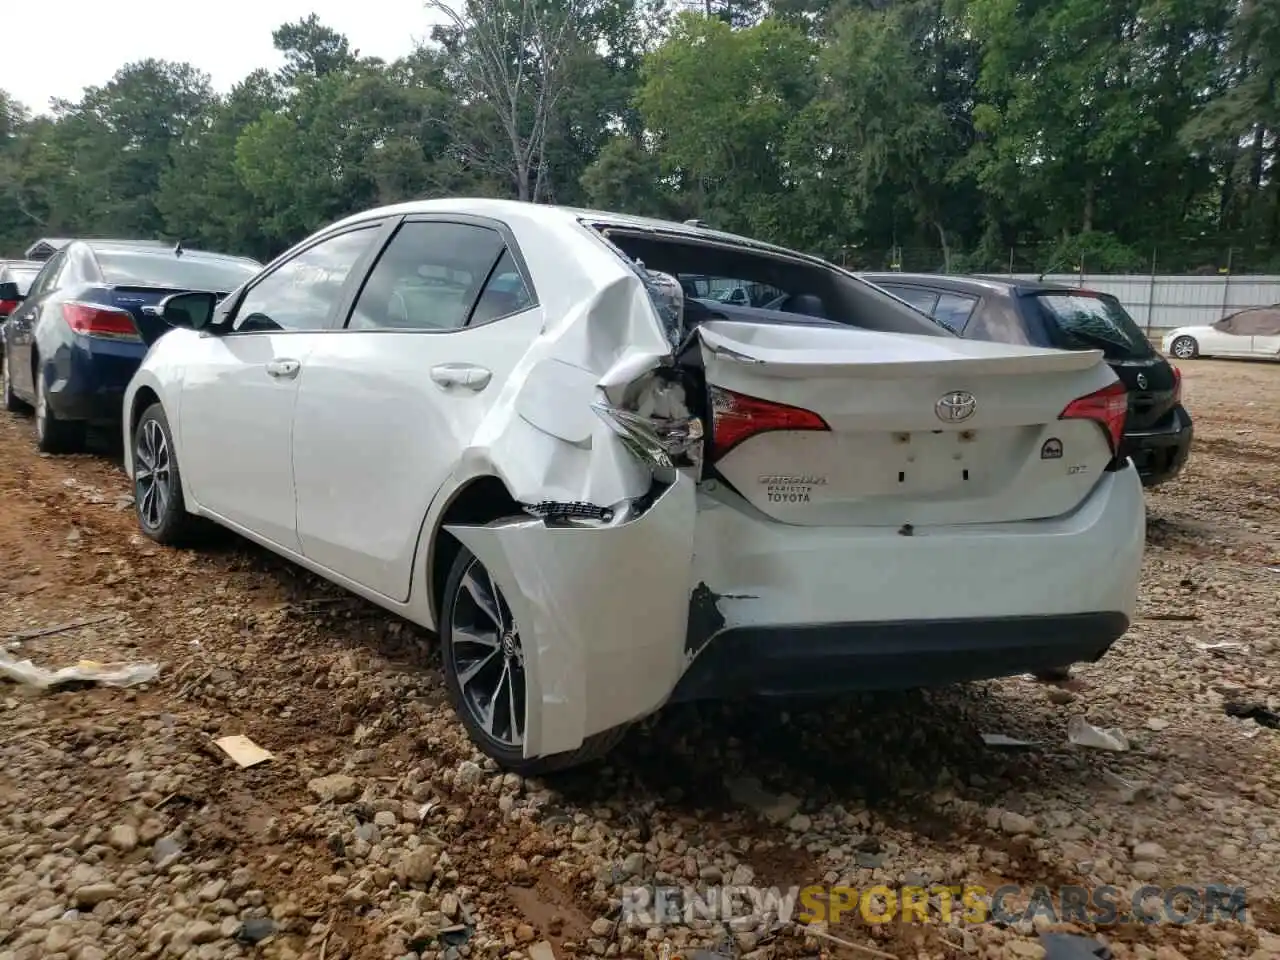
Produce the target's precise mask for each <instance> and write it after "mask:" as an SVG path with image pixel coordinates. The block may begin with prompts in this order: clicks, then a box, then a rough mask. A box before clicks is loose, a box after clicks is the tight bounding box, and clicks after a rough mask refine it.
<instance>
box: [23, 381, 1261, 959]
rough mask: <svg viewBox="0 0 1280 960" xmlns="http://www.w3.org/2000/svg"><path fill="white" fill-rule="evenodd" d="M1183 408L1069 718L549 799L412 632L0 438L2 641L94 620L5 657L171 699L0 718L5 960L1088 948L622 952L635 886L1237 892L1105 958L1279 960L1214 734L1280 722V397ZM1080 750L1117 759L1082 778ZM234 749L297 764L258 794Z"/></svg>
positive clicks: (817, 711)
mask: <svg viewBox="0 0 1280 960" xmlns="http://www.w3.org/2000/svg"><path fill="white" fill-rule="evenodd" d="M1186 393H1187V397H1188V405H1189V407H1190V409H1191V410H1192V413H1193V415H1194V416H1196V417H1197V424H1196V426H1197V432H1198V435H1197V441H1196V448H1195V450H1194V452H1193V456H1192V461H1191V464H1190V466H1189V468H1188V471H1187V473H1186V475H1185V476H1184V477H1183V478H1182V479H1180V480H1179V481H1177V482H1175V483H1173V484H1171V485H1170V486H1168V487H1167V488H1165V489H1161V490H1158V491H1154V492H1151V493H1150V494H1149V495H1148V503H1149V533H1148V554H1147V560H1146V571H1145V579H1144V585H1143V593H1142V599H1141V604H1140V616H1139V618H1138V619H1137V621H1136V622H1135V624H1134V626H1133V628H1132V629H1131V630H1130V632H1129V634H1128V635H1127V636H1126V637H1125V638H1124V639H1123V640H1122V641H1121V642H1120V643H1119V644H1117V645H1116V647H1115V648H1114V650H1113V651H1112V653H1111V654H1110V655H1109V656H1108V657H1106V658H1105V660H1104V661H1103V662H1102V663H1100V664H1096V665H1091V666H1085V667H1080V668H1077V670H1076V676H1075V680H1073V681H1072V682H1071V683H1070V684H1068V685H1065V686H1061V687H1051V686H1045V685H1041V684H1037V683H1034V682H1031V681H1029V680H1026V679H1011V680H1006V681H1000V682H995V683H987V684H975V685H971V686H967V687H961V688H954V689H947V690H941V691H931V692H925V693H912V694H905V695H895V696H876V697H864V698H860V699H856V700H853V701H844V702H841V703H840V704H838V705H828V704H816V705H815V704H805V705H801V706H797V707H789V708H787V709H786V710H785V711H783V710H780V709H779V708H778V707H777V706H768V705H761V704H753V705H747V706H735V707H732V708H729V707H719V706H716V707H701V708H697V709H695V708H681V709H677V710H672V711H669V712H667V713H664V714H663V715H662V716H660V717H659V718H657V719H656V720H655V721H653V722H651V723H649V724H646V725H644V726H642V727H641V728H639V729H637V730H635V731H634V732H633V733H632V734H631V735H629V736H628V738H627V739H626V740H625V741H624V743H623V745H622V746H621V747H620V748H619V749H618V750H617V752H616V753H615V754H613V755H612V756H611V757H610V758H609V761H608V764H607V765H606V766H603V767H596V768H593V769H589V770H585V771H580V772H575V773H573V774H570V775H568V776H566V777H562V778H557V779H555V780H548V781H522V780H521V779H520V778H519V777H517V776H514V775H507V776H504V775H502V774H500V773H498V772H496V771H494V770H493V769H492V768H491V767H490V765H488V764H487V763H485V762H484V760H483V758H482V757H480V756H479V755H478V754H477V753H476V752H475V751H474V750H472V749H471V747H470V745H469V743H468V742H467V740H466V738H465V736H464V734H463V732H462V729H461V727H460V725H459V724H458V723H456V722H455V721H454V719H453V717H452V714H451V712H450V710H449V709H448V707H447V705H446V703H445V697H444V691H443V688H442V685H441V681H440V678H439V675H438V672H437V670H436V667H435V665H434V663H433V661H432V646H431V643H430V640H431V638H430V637H429V636H428V635H426V634H424V633H423V632H422V631H420V630H418V629H417V628H416V627H413V626H410V625H408V624H405V623H403V622H399V621H397V620H395V619H393V618H389V617H388V616H386V615H385V614H383V613H381V612H380V611H378V610H377V609H375V608H373V607H372V606H370V605H368V604H365V603H363V602H362V601H359V600H357V599H354V598H352V597H350V596H348V595H345V594H343V593H341V592H339V591H338V590H337V589H336V588H333V587H330V586H328V585H326V584H324V583H322V582H320V581H317V580H316V579H314V578H312V577H310V576H309V575H307V574H304V573H302V572H301V571H299V570H297V569H295V568H292V567H290V566H289V565H288V564H285V563H284V562H282V561H279V560H276V559H275V558H273V557H271V556H269V555H267V554H266V553H264V552H262V551H259V550H257V549H255V548H251V547H249V546H247V545H246V544H244V543H243V542H241V541H238V540H236V539H235V538H232V537H230V536H227V537H222V538H216V539H215V542H213V543H211V544H209V545H208V546H206V547H204V548H203V549H201V550H200V551H199V552H173V551H166V550H161V549H158V548H156V547H154V546H153V545H151V544H150V543H149V542H147V541H144V540H143V539H142V538H141V537H139V536H138V535H137V533H136V530H135V526H134V520H133V514H132V511H131V508H130V507H129V504H128V500H127V493H128V491H127V485H126V482H125V480H124V478H123V476H122V474H121V473H120V472H119V469H118V467H117V466H116V465H115V463H113V462H112V460H111V459H110V458H109V457H98V456H83V457H72V458H47V457H41V456H39V455H37V454H36V453H35V452H34V448H33V445H32V440H31V436H30V433H31V430H30V424H29V422H27V421H25V420H23V419H21V418H11V417H0V498H2V502H3V504H4V505H3V507H0V597H3V603H0V639H4V640H5V642H7V643H10V644H13V643H14V640H15V638H16V637H19V636H21V635H23V634H27V633H30V632H32V631H35V630H39V629H42V628H48V627H53V626H59V625H64V624H67V623H71V622H75V621H78V620H82V619H90V620H94V621H95V622H92V623H89V624H87V625H84V626H81V627H78V628H74V629H69V630H65V631H62V632H58V633H52V634H49V635H46V636H40V637H32V638H27V639H22V640H21V641H20V642H18V643H17V644H16V646H14V647H13V649H14V650H16V651H18V655H19V656H22V657H30V658H32V659H33V660H34V661H35V662H37V663H39V664H44V665H49V666H62V665H66V664H70V663H74V662H76V661H77V660H80V659H98V660H104V661H117V660H137V661H156V662H159V664H160V673H159V676H158V677H157V678H156V679H155V680H154V681H153V682H151V683H149V684H147V685H145V686H143V687H139V688H134V689H131V690H120V689H105V688H97V689H95V688H81V689H76V690H70V689H68V690H62V691H60V692H56V693H43V694H41V693H36V692H32V691H30V690H29V689H28V688H26V687H20V686H17V685H14V684H8V683H0V706H2V707H3V709H2V710H0V757H2V765H0V960H18V958H21V960H29V958H36V957H40V958H50V960H62V958H71V960H102V958H117V957H119V958H128V957H195V958H199V960H216V958H231V957H250V956H262V957H275V958H281V960H284V958H299V957H308V958H311V957H319V958H324V960H340V958H357V957H358V958H366V957H367V958H383V957H385V958H401V957H423V958H437V960H453V958H455V957H459V956H466V957H486V956H488V957H492V956H507V957H513V958H519V957H522V956H523V957H532V958H534V960H550V958H549V956H548V954H547V953H546V949H547V947H546V946H545V945H543V942H545V943H546V944H549V946H550V950H551V951H553V954H554V956H556V957H559V958H568V957H575V956H594V955H607V956H619V957H636V958H640V957H644V958H649V960H671V958H673V957H675V956H678V955H680V954H681V952H682V951H683V955H684V956H686V957H689V956H691V954H690V952H689V948H691V947H695V946H704V947H711V946H715V948H716V949H717V950H719V951H720V952H723V953H728V954H736V955H738V956H745V957H747V958H750V960H757V958H759V960H772V958H774V957H778V958H787V957H802V956H804V957H814V956H817V955H819V953H820V951H821V952H823V953H829V954H833V955H838V956H848V957H859V956H861V957H865V956H872V955H877V954H872V953H868V952H867V951H866V949H865V948H868V947H869V948H872V949H873V950H876V951H879V954H878V955H880V956H886V955H888V956H893V957H899V958H904V960H905V958H908V957H911V958H917V957H918V958H926V957H927V958H948V957H962V956H975V957H1018V958H1031V960H1034V958H1037V957H1041V956H1044V954H1045V946H1044V945H1045V944H1046V943H1047V942H1048V941H1047V940H1043V939H1041V938H1040V937H1039V934H1040V933H1041V932H1044V931H1045V930H1046V929H1051V930H1060V931H1070V930H1083V929H1084V928H1078V927H1073V926H1072V925H1071V924H1061V925H1057V926H1053V927H1047V926H1046V918H1044V917H1041V918H1039V919H1037V920H1036V921H1035V922H1034V923H1029V922H1026V921H1020V922H1017V923H1010V924H997V923H987V924H982V925H969V926H955V927H950V928H949V927H947V926H945V925H941V924H938V923H934V924H931V925H920V924H914V925H912V924H901V923H897V922H894V923H887V924H877V925H872V924H868V923H866V922H865V920H863V919H861V918H858V917H857V916H856V913H857V912H856V911H854V912H852V913H849V914H847V915H846V916H844V917H843V918H841V920H840V922H839V923H838V924H835V925H832V926H830V927H828V928H827V930H826V932H828V933H830V934H833V935H835V936H838V937H840V938H841V939H843V940H845V941H848V942H849V943H852V944H855V945H857V947H858V948H861V949H855V948H854V947H848V946H841V945H838V944H836V943H834V942H833V941H831V940H828V939H825V938H815V937H814V936H813V935H812V933H810V934H809V935H808V937H807V939H806V935H805V933H804V932H802V931H800V930H799V929H798V925H783V926H781V928H779V926H778V925H777V924H775V923H772V922H771V920H770V918H769V917H767V916H765V917H759V916H757V917H746V918H744V919H742V920H739V921H735V922H734V923H733V924H732V925H731V929H727V928H725V927H723V926H721V925H713V924H710V923H708V922H706V921H696V922H694V923H693V924H691V926H690V927H675V926H668V927H665V928H658V927H654V928H652V929H647V928H646V927H644V926H633V925H631V924H627V923H620V922H615V921H616V920H617V919H618V916H619V913H618V908H619V902H620V897H621V891H622V887H623V886H624V885H629V884H640V883H648V882H658V883H695V882H696V883H701V884H715V883H718V882H720V881H721V880H723V881H724V882H732V883H734V884H746V883H753V884H756V885H762V886H768V885H777V886H779V887H784V888H785V887H789V886H791V885H804V884H808V883H825V884H844V885H851V886H855V887H858V888H866V887H868V886H871V885H874V884H884V885H886V886H888V887H890V888H897V887H900V886H903V885H910V884H933V883H953V884H981V885H984V886H985V887H986V888H987V889H990V890H993V889H995V888H996V887H998V886H1000V885H1001V884H1002V883H1013V884H1021V885H1025V886H1028V887H1029V886H1030V885H1034V884H1046V885H1051V886H1056V885H1060V884H1072V883H1073V884H1081V885H1085V886H1098V885H1102V884H1112V885H1114V886H1116V887H1118V888H1119V889H1120V890H1121V891H1123V893H1124V896H1128V895H1129V893H1130V892H1131V891H1133V890H1135V889H1137V888H1139V887H1141V886H1142V885H1144V884H1146V883H1153V884H1157V885H1159V884H1165V885H1171V884H1177V883H1186V884H1191V885H1193V886H1200V887H1203V885H1204V884H1207V883H1213V882H1217V883H1225V884H1229V885H1245V886H1246V887H1247V889H1248V896H1249V912H1248V922H1247V923H1245V924H1239V923H1233V922H1227V921H1218V922H1217V923H1214V924H1202V923H1197V924H1190V925H1184V926H1179V925H1175V924H1168V923H1165V924H1156V925H1148V924H1142V923H1136V922H1134V923H1120V924H1112V925H1108V926H1106V927H1105V928H1098V930H1097V931H1090V932H1096V933H1097V934H1098V935H1100V936H1101V937H1103V938H1104V940H1105V941H1106V942H1108V943H1109V944H1110V946H1111V950H1112V952H1113V955H1114V956H1116V957H1120V958H1124V957H1135V958H1152V960H1178V958H1187V960H1209V958H1216V957H1252V958H1264V957H1265V958H1275V957H1280V899H1278V898H1277V891H1278V890H1280V887H1278V885H1277V878H1278V877H1280V858H1277V856H1276V854H1277V851H1280V822H1278V816H1280V814H1278V813H1277V794H1280V765H1277V760H1278V759H1280V731H1276V730H1273V729H1269V728H1266V727H1263V726H1259V725H1258V724H1257V723H1256V722H1254V721H1251V720H1241V719H1238V718H1236V717H1232V716H1228V715H1227V713H1226V710H1225V704H1227V703H1229V702H1245V703H1259V704H1262V705H1264V706H1267V705H1269V706H1270V707H1280V703H1277V702H1276V700H1277V693H1276V682H1275V681H1276V676H1277V671H1278V669H1280V366H1275V365H1272V366H1268V365H1263V364H1247V363H1228V362H1204V361H1202V362H1197V363H1191V364H1188V365H1187V367H1186ZM1220 643H1228V644H1231V645H1232V646H1227V647H1219V648H1216V649H1206V647H1207V646H1209V645H1212V644H1220ZM1074 716H1087V718H1088V719H1089V721H1090V722H1092V723H1093V724H1095V725H1096V726H1099V727H1119V728H1120V729H1122V730H1123V731H1124V732H1125V734H1126V736H1127V737H1128V739H1129V742H1130V749H1129V750H1128V751H1125V752H1104V751H1097V750H1087V749H1082V748H1080V747H1076V746H1071V745H1069V744H1068V742H1067V738H1066V730H1067V725H1068V722H1069V720H1070V719H1071V718H1072V717H1074ZM983 733H1001V734H1006V735H1008V736H1011V737H1017V738H1020V739H1024V740H1029V741H1036V742H1037V743H1036V745H1035V746H1032V747H1030V748H1024V749H1019V750H1010V749H999V748H993V747H990V746H986V745H984V743H983V742H982V740H981V737H980V734H983ZM232 734H244V735H247V736H249V737H251V738H252V739H253V740H254V741H255V742H256V743H258V744H260V745H262V746H263V747H265V748H266V749H268V750H270V751H271V753H272V754H273V757H272V759H270V760H269V761H267V762H265V763H262V764H260V765H258V766H254V767H251V768H248V769H241V768H239V767H237V766H235V765H234V764H233V763H231V762H230V761H229V760H228V759H227V758H226V757H225V756H224V755H223V754H222V753H221V752H220V751H219V750H218V749H217V748H216V747H214V746H213V740H215V739H217V738H218V737H221V736H226V735H232ZM747 778H755V779H756V780H757V781H759V783H760V785H761V787H757V788H755V789H754V790H753V789H750V788H749V787H750V786H751V785H750V784H749V782H748V779H747ZM762 792H763V793H767V794H768V795H769V797H770V798H772V800H773V801H774V803H773V807H780V808H781V811H780V812H779V811H778V810H776V809H769V810H767V811H766V807H765V800H764V799H762V798H761V797H760V796H757V795H755V794H759V793H762ZM785 795H789V796H785ZM764 812H769V813H772V814H773V817H772V818H770V817H769V816H765V815H762V813H764ZM1122 900H1123V897H1122ZM816 929H817V932H819V933H821V932H823V930H822V928H816ZM1051 956H1052V955H1051Z"/></svg>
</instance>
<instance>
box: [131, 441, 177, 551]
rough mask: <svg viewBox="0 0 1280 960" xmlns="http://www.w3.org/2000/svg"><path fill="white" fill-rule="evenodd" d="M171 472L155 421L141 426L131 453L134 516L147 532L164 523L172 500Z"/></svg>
mask: <svg viewBox="0 0 1280 960" xmlns="http://www.w3.org/2000/svg"><path fill="white" fill-rule="evenodd" d="M172 483H173V470H172V461H171V459H170V457H169V442H168V440H166V439H165V435H164V430H163V429H161V427H160V423H159V422H158V421H156V420H148V421H146V423H144V424H143V425H142V435H141V436H140V437H139V438H138V442H137V447H136V449H135V450H134V468H133V485H134V499H135V500H136V501H137V504H138V516H139V518H141V520H142V522H143V523H144V524H145V525H146V526H147V528H148V529H149V530H156V529H158V528H159V527H160V525H161V524H162V523H164V518H165V514H166V512H167V511H168V508H169V501H170V500H172V499H173V496H172V493H173V491H172V486H171V485H172Z"/></svg>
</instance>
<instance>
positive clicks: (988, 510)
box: [685, 320, 1123, 532]
mask: <svg viewBox="0 0 1280 960" xmlns="http://www.w3.org/2000/svg"><path fill="white" fill-rule="evenodd" d="M695 341H696V344H697V350H696V353H694V355H693V357H692V359H693V361H694V362H695V363H698V362H700V364H701V366H702V367H703V370H704V376H705V382H706V388H707V394H708V396H707V401H708V421H709V427H710V430H709V433H710V437H709V440H708V443H707V448H706V450H707V452H706V460H707V465H708V472H706V473H705V474H704V477H707V478H715V477H717V476H718V477H719V478H720V479H723V480H724V481H726V482H727V483H728V484H729V485H730V486H731V487H732V488H733V489H734V490H735V491H737V493H739V494H740V495H741V496H742V497H743V498H744V499H745V500H746V501H748V503H749V504H750V505H751V506H752V507H754V508H756V509H757V510H759V511H761V512H762V513H764V514H766V515H768V516H769V517H771V518H772V519H774V520H777V521H781V522H785V523H791V524H798V525H805V526H822V525H827V526H846V525H858V526H885V527H898V528H904V527H905V529H901V530H900V532H913V531H914V530H915V528H918V527H927V526H928V525H939V524H970V523H984V522H999V521H1013V520H1030V519H1036V518H1043V517H1054V516H1060V515H1062V514H1064V513H1067V512H1069V511H1070V510H1072V509H1073V508H1075V507H1076V506H1077V505H1079V504H1080V503H1081V502H1082V501H1083V500H1084V499H1085V498H1086V497H1087V496H1088V494H1089V492H1090V491H1091V490H1092V489H1093V487H1094V485H1095V484H1097V482H1098V481H1099V479H1100V477H1101V476H1102V475H1103V474H1104V472H1105V471H1106V470H1107V469H1108V467H1109V465H1111V464H1112V461H1113V457H1114V454H1113V442H1114V435H1113V434H1112V433H1111V432H1109V429H1108V427H1107V426H1105V425H1104V424H1103V423H1101V422H1100V421H1099V420H1098V419H1097V418H1092V419H1090V418H1089V417H1088V416H1084V417H1081V416H1080V415H1079V413H1078V412H1076V411H1077V410H1078V408H1077V407H1073V402H1075V401H1079V400H1080V398H1085V397H1089V396H1090V395H1092V394H1094V393H1096V392H1098V391H1104V392H1106V391H1111V390H1113V389H1115V375H1114V374H1113V373H1112V372H1111V370H1110V369H1109V368H1108V367H1107V365H1106V364H1105V363H1104V362H1103V361H1102V355H1101V353H1100V352H1099V351H1071V352H1068V351H1058V350H1047V349H1041V348H1036V347H1023V346H1015V345H1009V344H997V343H986V342H979V341H968V340H960V339H957V338H942V337H927V336H915V335H908V334H889V333H878V332H874V331H868V330H859V329H856V328H851V327H848V326H837V325H830V326H826V325H811V326H805V325H793V324H769V323H744V322H736V321H721V320H712V321H708V322H705V323H703V324H701V325H699V326H698V327H697V328H696V331H695ZM691 353H693V351H686V352H685V358H686V360H688V359H689V358H690V354H691ZM1107 399H1108V400H1110V399H1112V398H1110V397H1108V398H1107ZM1091 403H1093V405H1089V404H1086V409H1087V410H1092V411H1095V412H1096V402H1092V401H1091ZM1121 404H1122V405H1123V398H1121ZM1069 408H1070V409H1069ZM1064 413H1067V414H1068V416H1067V418H1066V419H1063V414H1064ZM1122 416H1123V412H1122V411H1121V417H1122ZM1115 429H1117V430H1118V426H1116V427H1115Z"/></svg>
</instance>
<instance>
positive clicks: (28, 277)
mask: <svg viewBox="0 0 1280 960" xmlns="http://www.w3.org/2000/svg"><path fill="white" fill-rule="evenodd" d="M39 275H40V271H39V270H38V269H37V270H24V269H23V268H21V267H10V268H9V277H10V279H12V280H13V282H14V283H16V284H17V285H18V293H20V294H22V296H24V297H25V296H26V295H27V293H28V292H30V290H31V283H32V281H33V280H35V278H36V277H38V276H39Z"/></svg>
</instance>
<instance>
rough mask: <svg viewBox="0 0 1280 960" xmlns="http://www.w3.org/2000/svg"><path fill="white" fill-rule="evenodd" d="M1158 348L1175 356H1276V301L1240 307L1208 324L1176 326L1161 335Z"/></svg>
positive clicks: (1279, 318)
mask: <svg viewBox="0 0 1280 960" xmlns="http://www.w3.org/2000/svg"><path fill="white" fill-rule="evenodd" d="M1160 348H1161V350H1162V351H1163V352H1164V353H1166V354H1168V355H1169V356H1171V357H1177V358H1178V359H1179V360H1194V359H1195V358H1197V357H1255V358H1261V359H1270V360H1280V304H1276V305H1275V306H1271V307H1251V308H1249V309H1248V310H1241V311H1239V312H1237V313H1233V314H1231V316H1229V317H1223V318H1222V319H1221V320H1219V321H1218V322H1217V323H1215V324H1212V325H1211V326H1203V327H1178V328H1177V329H1174V330H1170V331H1169V332H1168V333H1166V334H1165V335H1164V339H1163V340H1162V341H1161V343H1160Z"/></svg>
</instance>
